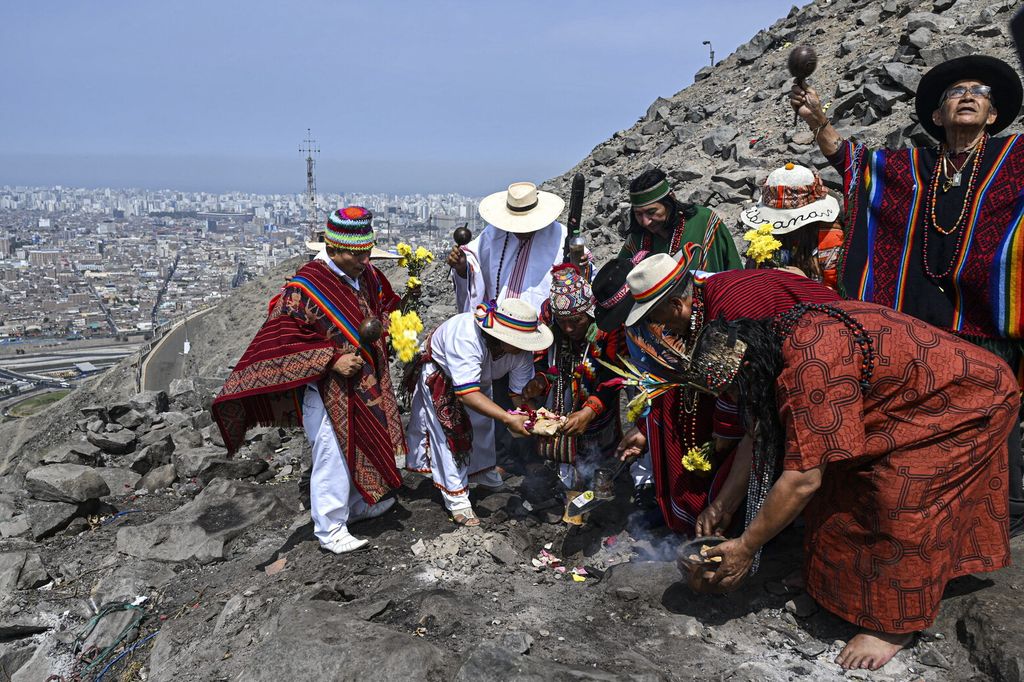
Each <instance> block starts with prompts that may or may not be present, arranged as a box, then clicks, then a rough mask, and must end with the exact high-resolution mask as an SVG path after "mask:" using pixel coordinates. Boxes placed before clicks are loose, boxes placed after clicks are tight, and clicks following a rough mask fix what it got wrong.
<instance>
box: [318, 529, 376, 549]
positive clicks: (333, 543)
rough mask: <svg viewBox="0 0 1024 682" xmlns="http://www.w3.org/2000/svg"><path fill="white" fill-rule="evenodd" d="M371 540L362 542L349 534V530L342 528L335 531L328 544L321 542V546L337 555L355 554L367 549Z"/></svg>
mask: <svg viewBox="0 0 1024 682" xmlns="http://www.w3.org/2000/svg"><path fill="white" fill-rule="evenodd" d="M369 542H370V541H369V540H361V539H360V538H357V537H355V536H354V535H352V534H351V533H349V532H348V529H347V528H341V529H339V530H337V531H335V532H334V533H333V534H332V535H331V539H330V540H328V541H327V542H321V543H320V546H321V547H323V548H324V549H326V550H327V551H328V552H334V553H335V554H345V553H346V552H354V551H356V550H357V549H362V548H363V547H366V545H367V544H368V543H369Z"/></svg>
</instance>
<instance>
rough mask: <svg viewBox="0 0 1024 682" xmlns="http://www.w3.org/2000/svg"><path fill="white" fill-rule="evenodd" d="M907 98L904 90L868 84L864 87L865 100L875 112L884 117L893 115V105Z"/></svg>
mask: <svg viewBox="0 0 1024 682" xmlns="http://www.w3.org/2000/svg"><path fill="white" fill-rule="evenodd" d="M906 96H907V93H906V92H904V91H902V90H891V89H889V88H886V87H883V86H881V85H879V84H878V83H868V84H866V85H865V86H864V99H866V100H867V101H868V104H870V105H871V106H872V107H873V108H874V109H875V111H877V112H878V113H880V114H883V115H888V114H889V113H891V112H892V105H893V104H895V103H896V102H898V101H900V100H901V99H904V98H905V97H906Z"/></svg>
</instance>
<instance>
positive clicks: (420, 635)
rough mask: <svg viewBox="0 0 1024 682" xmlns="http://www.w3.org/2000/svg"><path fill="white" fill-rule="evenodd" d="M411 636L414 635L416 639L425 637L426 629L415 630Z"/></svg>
mask: <svg viewBox="0 0 1024 682" xmlns="http://www.w3.org/2000/svg"><path fill="white" fill-rule="evenodd" d="M412 634H414V635H416V636H417V637H425V636H426V635H427V629H426V628H416V631H415V632H413V633H412Z"/></svg>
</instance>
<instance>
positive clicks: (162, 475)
mask: <svg viewBox="0 0 1024 682" xmlns="http://www.w3.org/2000/svg"><path fill="white" fill-rule="evenodd" d="M176 480H178V475H177V474H176V473H175V471H174V465H173V464H164V465H163V466H159V467H156V468H155V469H152V470H150V471H149V472H147V473H146V475H145V476H143V477H142V478H140V479H139V480H138V481H137V482H136V483H135V489H136V490H148V491H150V492H153V491H154V490H163V489H164V488H170V487H171V486H172V485H173V484H174V482H175V481H176Z"/></svg>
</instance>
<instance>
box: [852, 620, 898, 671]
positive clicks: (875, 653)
mask: <svg viewBox="0 0 1024 682" xmlns="http://www.w3.org/2000/svg"><path fill="white" fill-rule="evenodd" d="M913 639H914V634H913V633H909V634H905V635H891V634H888V633H885V632H877V631H876V630H861V631H860V632H858V633H857V634H856V635H854V636H853V639H851V640H850V641H849V642H848V643H847V645H846V646H845V647H844V648H843V650H842V651H841V652H839V655H838V656H837V657H836V663H838V664H839V665H840V666H842V667H843V668H846V669H847V670H853V669H856V668H867V669H868V670H878V669H879V668H881V667H882V666H883V665H885V664H886V663H888V662H889V660H890V659H891V658H892V657H893V656H895V655H896V652H898V651H899V650H900V649H902V648H903V647H905V646H907V645H908V644H910V642H911V641H913Z"/></svg>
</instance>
